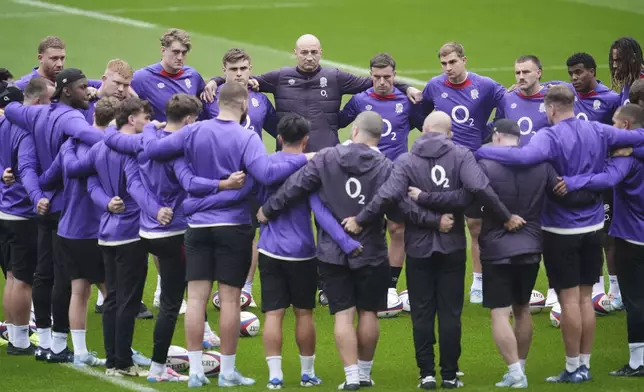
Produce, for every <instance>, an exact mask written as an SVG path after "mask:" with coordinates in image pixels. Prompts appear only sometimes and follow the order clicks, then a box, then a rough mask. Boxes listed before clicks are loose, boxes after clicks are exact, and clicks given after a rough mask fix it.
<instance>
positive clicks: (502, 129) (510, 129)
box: [492, 118, 521, 137]
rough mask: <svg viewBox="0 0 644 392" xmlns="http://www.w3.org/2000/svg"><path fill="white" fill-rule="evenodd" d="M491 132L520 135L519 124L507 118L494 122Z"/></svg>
mask: <svg viewBox="0 0 644 392" xmlns="http://www.w3.org/2000/svg"><path fill="white" fill-rule="evenodd" d="M492 132H498V133H504V134H506V135H512V136H516V137H521V129H520V128H519V125H518V124H517V123H516V122H514V121H512V120H508V119H506V118H503V119H501V120H498V121H497V122H495V123H494V128H492Z"/></svg>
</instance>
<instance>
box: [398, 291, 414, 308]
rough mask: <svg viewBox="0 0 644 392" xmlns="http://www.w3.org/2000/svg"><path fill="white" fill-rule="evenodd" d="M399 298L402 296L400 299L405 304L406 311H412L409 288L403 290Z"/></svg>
mask: <svg viewBox="0 0 644 392" xmlns="http://www.w3.org/2000/svg"><path fill="white" fill-rule="evenodd" d="M398 298H400V301H401V302H402V304H403V310H404V311H405V312H411V306H410V305H409V293H408V292H407V290H403V291H401V292H400V294H398Z"/></svg>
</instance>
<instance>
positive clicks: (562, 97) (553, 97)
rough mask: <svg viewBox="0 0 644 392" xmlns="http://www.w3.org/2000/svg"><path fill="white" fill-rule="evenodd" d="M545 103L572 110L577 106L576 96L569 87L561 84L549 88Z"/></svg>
mask: <svg viewBox="0 0 644 392" xmlns="http://www.w3.org/2000/svg"><path fill="white" fill-rule="evenodd" d="M544 103H545V104H546V105H554V106H558V107H561V108H565V109H571V110H572V108H573V106H574V105H575V95H574V94H573V93H572V91H570V89H569V88H568V87H566V86H564V85H561V84H559V85H556V86H552V87H549V88H548V91H547V92H546V96H545V97H544Z"/></svg>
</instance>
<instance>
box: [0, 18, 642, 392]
mask: <svg viewBox="0 0 644 392" xmlns="http://www.w3.org/2000/svg"><path fill="white" fill-rule="evenodd" d="M66 49H67V48H66V46H65V43H64V41H62V40H61V39H60V38H58V37H55V36H48V37H46V38H44V39H43V40H42V41H41V42H40V43H39V45H38V66H37V67H35V68H33V70H32V71H31V72H29V73H27V74H26V75H25V76H22V77H20V78H15V80H14V76H13V75H12V74H11V72H9V70H7V69H0V77H1V82H0V137H1V138H2V143H0V165H2V166H1V168H0V170H2V184H1V188H0V266H2V271H3V273H4V276H5V279H6V282H5V288H4V293H3V296H2V307H3V312H4V314H5V318H6V321H5V322H4V323H2V324H1V325H0V332H1V334H0V336H1V338H0V342H4V343H3V345H4V346H6V350H7V353H8V354H11V355H25V356H33V357H35V360H37V361H44V362H53V363H71V364H72V366H75V367H81V368H82V367H99V368H100V367H103V368H105V375H106V376H108V377H115V378H118V377H147V380H148V381H149V382H152V383H159V382H186V383H187V385H188V387H190V388H195V387H203V386H206V385H208V384H210V383H211V379H210V378H211V377H212V376H216V377H217V384H218V385H219V386H221V387H234V386H245V385H253V384H255V380H254V379H252V378H249V377H246V376H244V375H242V373H241V371H240V370H238V369H237V367H236V365H235V359H236V355H235V354H236V351H237V343H238V339H239V336H240V328H241V333H242V334H247V335H256V334H257V332H258V326H259V320H258V319H257V317H256V316H254V315H253V314H252V313H249V312H245V311H244V310H245V309H246V308H247V307H248V306H257V305H256V304H255V299H254V298H253V296H252V283H253V281H254V280H255V279H254V277H255V273H256V271H257V270H259V281H260V283H261V301H258V302H261V311H262V312H263V313H264V315H265V319H264V322H263V328H262V339H263V345H264V349H265V354H266V363H267V367H268V370H269V376H268V383H267V384H266V387H267V388H268V389H281V388H282V387H284V386H285V384H284V373H283V370H282V335H283V333H282V332H283V331H282V329H283V327H282V326H283V319H284V316H285V313H286V310H287V309H288V308H289V307H292V308H293V312H294V314H295V336H296V338H295V340H296V344H297V347H298V351H299V355H300V364H301V374H300V375H301V378H300V382H299V384H300V386H302V387H315V386H318V385H321V384H322V380H321V379H320V378H319V377H318V376H317V375H316V373H315V355H316V330H315V323H314V317H313V309H314V308H315V307H316V306H317V305H318V303H319V304H321V305H323V306H328V310H329V312H330V314H331V315H332V316H333V317H334V322H335V326H334V336H335V341H336V345H337V349H338V354H339V357H340V359H341V362H342V365H343V367H344V372H345V379H344V380H343V381H342V382H341V383H340V384H339V386H338V389H340V390H359V389H361V388H365V387H372V386H375V382H374V380H373V378H372V372H371V369H372V366H373V360H374V356H375V353H376V346H377V343H378V338H379V318H381V317H389V316H392V315H395V314H397V313H398V312H400V311H401V310H402V309H403V308H404V309H405V310H407V311H410V312H411V320H412V338H413V343H414V347H415V354H416V364H417V367H418V371H419V380H420V381H419V383H418V385H417V386H418V388H421V389H427V390H432V389H436V388H438V387H442V388H445V389H455V388H461V387H464V383H463V381H462V380H461V377H462V376H463V373H462V372H461V371H460V369H459V359H460V356H461V334H462V331H461V329H462V328H461V313H462V310H463V304H464V301H465V293H466V287H465V277H466V276H465V275H466V263H467V248H468V241H467V237H468V236H469V237H470V239H471V241H470V247H471V258H472V263H473V265H472V269H473V283H472V286H471V287H470V290H469V294H470V298H469V300H470V302H471V303H474V304H482V306H483V307H485V308H489V309H490V317H491V325H492V335H493V339H494V341H495V343H496V345H497V348H498V350H499V353H500V355H501V356H502V358H503V360H504V361H505V362H506V364H507V371H506V372H505V374H503V375H502V377H501V380H500V381H499V382H498V383H497V384H496V386H497V387H506V388H527V387H528V378H527V376H526V370H525V368H526V359H527V356H528V352H529V349H530V343H531V340H532V331H533V326H532V318H531V311H532V310H533V309H534V308H535V307H547V308H552V311H551V320H552V321H553V324H556V325H557V326H560V328H561V333H562V335H563V341H564V348H565V368H564V369H563V371H562V372H561V373H560V374H558V375H553V376H552V377H548V378H547V379H546V380H545V381H543V380H542V382H544V383H545V382H551V383H584V382H587V381H590V380H591V379H592V376H591V371H590V368H591V366H590V358H591V353H592V347H593V337H594V329H595V317H596V313H597V312H599V313H606V312H610V311H619V310H623V311H625V312H626V328H627V332H628V333H627V335H628V342H627V343H626V347H625V349H624V351H628V353H629V359H628V363H627V364H626V365H625V366H624V367H623V368H621V369H616V370H613V371H611V372H610V373H609V374H610V375H611V376H619V377H644V286H642V285H641V282H642V281H644V230H642V229H643V228H644V60H643V59H642V49H641V46H640V45H639V44H638V42H637V41H636V40H634V39H633V38H629V37H624V38H620V39H617V40H616V41H614V42H613V44H612V45H611V47H610V48H609V59H610V61H609V67H610V83H609V85H608V84H604V83H602V82H601V81H599V80H598V79H597V76H596V70H597V64H596V62H595V59H594V58H593V57H592V56H591V55H590V54H587V53H575V54H573V55H571V56H570V57H569V58H568V59H567V61H566V66H567V69H568V74H569V75H570V80H569V81H548V82H545V81H542V80H541V79H542V65H541V62H540V60H539V59H538V57H536V56H534V55H523V56H521V57H519V58H518V59H517V60H516V62H515V63H514V71H515V77H516V84H514V85H513V86H511V87H509V88H505V87H503V86H502V85H501V84H499V83H497V82H495V81H494V80H492V79H490V78H488V77H485V76H482V75H478V74H476V73H473V72H469V71H467V68H466V63H467V57H466V55H465V50H464V48H463V46H462V45H460V44H458V43H456V42H448V43H446V44H444V45H443V46H442V47H441V48H440V49H439V50H438V53H437V57H438V60H439V61H440V64H441V67H442V70H443V73H442V74H441V75H439V76H435V77H433V78H432V79H430V80H429V81H428V82H427V84H426V86H425V88H424V89H423V90H422V91H421V90H418V89H416V88H414V87H412V86H409V85H406V84H404V83H400V82H399V81H397V80H396V62H395V60H394V59H393V58H392V57H391V56H390V55H389V54H387V53H380V54H377V55H375V56H374V57H373V58H372V59H371V60H370V64H369V69H370V76H366V77H362V76H356V75H353V74H351V73H347V72H344V71H342V70H339V69H337V68H332V67H322V66H321V65H320V60H321V57H322V48H321V44H320V41H319V40H318V39H317V38H316V37H315V36H313V35H310V34H306V35H303V36H301V37H299V38H298V39H297V41H296V44H295V50H294V54H295V58H296V61H297V64H296V65H295V66H291V67H283V68H280V69H277V70H273V71H269V72H266V73H263V74H260V75H256V74H254V73H253V71H252V63H251V57H250V54H249V53H247V52H246V51H244V50H243V49H239V48H233V49H230V50H229V51H228V52H226V53H225V54H224V56H223V59H222V73H223V76H221V77H215V78H213V79H211V80H204V78H203V77H202V76H201V75H200V74H199V72H197V70H195V69H194V68H192V67H190V66H188V65H186V60H187V57H188V55H189V53H190V51H191V49H192V45H191V41H190V36H189V34H188V33H186V32H185V31H182V30H179V29H170V30H168V31H167V32H166V33H165V34H164V35H163V36H162V37H161V38H160V52H161V61H160V62H158V63H155V64H153V65H150V66H147V67H144V68H142V69H139V70H136V71H135V70H133V69H132V67H131V66H130V65H129V64H128V63H127V62H126V61H124V60H121V59H112V60H110V61H109V62H108V63H107V66H106V68H105V72H104V74H103V75H102V76H101V78H100V79H90V78H88V77H87V76H86V75H85V74H84V73H83V72H82V70H80V69H76V68H67V67H65V65H66V64H65V58H66V53H67V52H66ZM14 71H15V70H14ZM268 95H272V97H273V102H274V104H273V103H272V102H271V100H269V99H268ZM344 95H351V96H352V97H351V99H350V100H349V101H348V102H347V103H346V104H345V105H344V106H342V97H343V96H344ZM492 115H494V117H492ZM345 127H349V129H350V137H349V139H348V140H346V141H341V140H339V136H338V130H339V129H342V128H345ZM413 129H417V130H418V131H420V136H419V137H418V138H417V139H416V140H415V141H414V143H413V145H412V146H411V147H408V138H409V135H410V132H412V130H413ZM262 131H266V133H268V134H269V135H270V136H271V137H273V138H274V139H275V150H276V152H275V153H272V154H268V153H267V151H266V147H265V144H264V141H263V140H262V133H263V132H262ZM257 230H259V236H258V238H256V232H257ZM387 236H388V237H389V240H388V239H387ZM150 255H152V257H153V260H154V264H155V267H156V271H157V289H156V292H155V295H154V304H153V305H154V306H155V307H158V308H159V313H158V316H157V319H156V324H155V328H154V332H153V350H152V357H151V358H146V357H145V356H144V355H142V354H141V353H140V352H138V351H136V350H135V349H134V348H133V347H132V341H133V334H134V325H135V321H136V319H137V318H151V317H152V313H151V312H150V311H149V310H148V309H147V307H146V306H145V305H144V304H143V302H142V297H143V291H144V285H145V281H146V276H147V274H148V259H149V256H150ZM542 260H543V265H544V267H545V272H546V274H547V277H548V284H549V289H548V292H547V294H546V295H543V294H541V293H539V292H536V291H535V290H534V286H535V282H536V280H537V276H538V274H539V270H540V265H541V261H542ZM604 260H605V261H606V262H605V264H606V268H607V269H608V274H609V278H610V282H609V290H608V291H606V288H605V286H604V278H603V271H604ZM405 262H406V264H405ZM403 265H404V266H405V268H404V271H405V273H406V283H407V287H406V290H404V291H402V292H400V293H399V292H398V288H397V283H398V279H399V277H400V275H401V273H402V271H403ZM213 282H217V289H216V292H215V293H214V298H213V293H212V290H213ZM94 287H97V288H98V291H99V298H98V302H97V303H96V305H95V308H96V311H97V312H100V313H101V314H102V332H103V343H104V348H105V353H106V358H105V359H102V358H99V357H98V355H97V354H96V353H95V352H92V351H90V349H89V348H88V347H87V342H86V331H87V313H88V306H89V305H90V304H89V299H90V296H91V292H92V290H93V289H94ZM211 302H214V303H215V306H216V307H217V308H219V310H220V312H219V320H218V328H217V331H218V333H215V331H214V330H212V329H211V327H210V325H209V321H208V319H207V313H206V309H207V306H209V304H210V303H211ZM180 314H185V339H186V348H181V347H178V346H173V345H172V344H171V343H172V338H173V334H174V330H175V327H176V324H177V319H178V316H179V315H180ZM436 320H438V326H437V329H438V335H439V337H438V340H437V339H436V338H435V325H436ZM356 321H357V322H356ZM69 335H71V342H72V348H73V349H70V348H69V347H68V337H69ZM436 344H438V352H439V355H440V363H439V367H440V369H438V370H439V371H438V372H437V369H436V363H435V362H436V360H435V350H434V346H435V345H436ZM215 348H217V349H218V351H213V349H215ZM626 348H627V350H626ZM177 363H181V364H183V365H185V366H184V368H183V369H184V370H185V369H188V371H187V372H185V373H180V372H177V370H178V368H177V366H174V365H176V364H177ZM595 374H597V372H595ZM437 376H439V377H437ZM537 382H539V381H537ZM533 383H534V382H533Z"/></svg>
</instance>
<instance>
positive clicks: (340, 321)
mask: <svg viewBox="0 0 644 392" xmlns="http://www.w3.org/2000/svg"><path fill="white" fill-rule="evenodd" d="M355 314H356V308H355V307H352V308H349V309H344V310H341V311H339V312H337V313H336V314H335V316H334V318H335V325H336V327H337V326H339V325H351V327H353V319H354V318H355Z"/></svg>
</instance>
